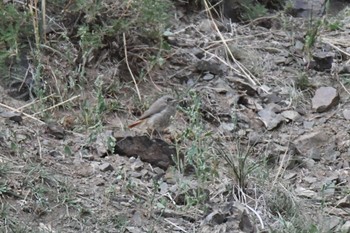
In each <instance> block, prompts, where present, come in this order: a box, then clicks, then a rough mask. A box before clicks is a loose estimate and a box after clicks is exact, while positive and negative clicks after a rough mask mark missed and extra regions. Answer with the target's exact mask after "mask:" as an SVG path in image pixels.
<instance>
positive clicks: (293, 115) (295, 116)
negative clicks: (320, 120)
mask: <svg viewBox="0 0 350 233" xmlns="http://www.w3.org/2000/svg"><path fill="white" fill-rule="evenodd" d="M281 115H282V116H283V117H284V118H286V119H288V120H291V121H297V120H299V119H300V114H299V113H298V112H297V111H293V110H287V111H283V112H282V113H281Z"/></svg>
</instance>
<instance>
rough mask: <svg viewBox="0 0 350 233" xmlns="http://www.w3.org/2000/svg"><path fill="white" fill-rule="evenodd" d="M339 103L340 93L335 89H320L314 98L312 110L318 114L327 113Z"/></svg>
mask: <svg viewBox="0 0 350 233" xmlns="http://www.w3.org/2000/svg"><path fill="white" fill-rule="evenodd" d="M338 103H339V94H338V91H337V90H336V89H335V88H333V87H320V88H318V89H317V90H316V92H315V95H314V97H313V98H312V109H313V110H314V111H316V112H319V113H321V112H325V111H328V110H329V109H330V108H332V107H334V106H336V105H337V104H338Z"/></svg>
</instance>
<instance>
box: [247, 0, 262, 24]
mask: <svg viewBox="0 0 350 233" xmlns="http://www.w3.org/2000/svg"><path fill="white" fill-rule="evenodd" d="M254 2H255V1H253V0H246V1H242V6H243V13H242V19H243V20H253V19H256V18H259V17H262V16H264V15H266V14H267V8H266V7H265V6H264V5H263V4H261V3H259V2H256V3H254Z"/></svg>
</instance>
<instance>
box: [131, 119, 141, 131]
mask: <svg viewBox="0 0 350 233" xmlns="http://www.w3.org/2000/svg"><path fill="white" fill-rule="evenodd" d="M143 121H144V120H138V121H135V122H134V123H132V124H130V125H128V128H129V129H131V128H134V127H135V126H137V125H139V124H141V123H142V122H143Z"/></svg>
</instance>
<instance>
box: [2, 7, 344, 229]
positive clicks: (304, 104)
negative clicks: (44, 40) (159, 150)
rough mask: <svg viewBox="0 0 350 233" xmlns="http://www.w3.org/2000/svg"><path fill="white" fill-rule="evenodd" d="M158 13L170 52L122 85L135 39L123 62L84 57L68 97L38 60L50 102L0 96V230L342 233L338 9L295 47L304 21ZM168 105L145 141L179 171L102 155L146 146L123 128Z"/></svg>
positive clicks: (51, 61)
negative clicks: (333, 20)
mask: <svg viewBox="0 0 350 233" xmlns="http://www.w3.org/2000/svg"><path fill="white" fill-rule="evenodd" d="M172 13H174V14H172V15H175V13H176V17H173V18H172V22H173V25H172V26H171V27H169V28H168V29H167V30H166V33H164V40H165V41H166V42H167V45H168V46H169V48H168V50H167V51H166V53H164V54H161V55H160V56H158V57H156V58H155V60H154V61H152V62H149V63H146V64H148V66H147V68H143V69H144V70H143V72H146V73H147V75H145V76H144V77H143V78H142V79H137V84H136V85H135V83H134V82H133V81H132V77H131V75H130V70H129V69H128V65H130V66H131V68H130V69H131V70H133V71H134V72H136V68H140V67H138V65H140V64H138V63H137V62H140V61H141V60H142V59H140V58H141V52H140V51H143V52H145V51H148V50H152V49H154V47H152V46H150V45H149V44H152V43H151V42H149V41H148V42H149V44H147V41H144V44H143V45H142V46H143V47H142V46H141V44H139V45H138V46H139V47H137V46H135V45H134V44H133V47H131V46H130V47H127V49H126V51H127V52H128V53H129V55H128V59H129V62H130V64H126V62H125V56H124V57H123V59H119V57H118V56H116V57H115V59H100V60H99V59H97V60H96V58H93V59H91V60H92V61H94V64H93V65H87V66H86V76H85V78H86V80H85V83H84V85H82V86H80V87H79V88H78V87H75V88H73V87H72V86H70V87H71V88H67V87H66V88H65V87H64V85H67V83H69V84H70V85H72V83H71V82H70V81H67V80H65V78H64V77H70V75H71V73H72V72H73V71H72V70H70V66H69V64H68V62H67V61H66V60H64V59H62V58H61V57H59V55H58V54H57V53H52V51H51V50H50V51H51V53H50V51H45V52H44V53H43V55H42V60H43V63H44V64H45V67H46V71H52V70H54V71H55V72H56V73H55V74H56V75H57V76H55V79H53V78H52V80H55V82H50V80H51V79H49V78H48V79H47V80H48V84H47V85H49V86H50V90H51V91H52V92H51V93H55V95H56V96H55V97H52V96H50V95H43V96H37V97H36V98H35V99H33V100H28V101H23V100H18V98H17V99H16V98H14V97H15V96H13V97H11V96H10V95H9V89H8V87H7V86H5V85H4V87H2V88H1V90H0V93H1V94H0V103H1V106H0V112H1V117H0V148H1V149H0V201H1V205H0V232H131V233H138V232H350V226H349V225H350V221H349V219H350V215H349V211H350V197H349V193H350V189H349V187H350V186H349V184H350V176H349V170H350V167H349V158H350V148H349V146H350V135H349V130H350V129H349V127H350V126H349V120H350V114H349V111H350V104H349V101H348V100H349V94H350V92H349V76H350V75H349V71H350V69H348V68H347V67H349V66H347V65H349V64H348V63H349V62H348V61H349V57H350V54H349V53H350V43H349V41H350V40H349V31H350V28H349V27H347V26H349V25H350V15H349V13H348V11H344V12H342V13H339V15H338V16H337V17H338V18H337V19H338V20H339V22H341V25H342V26H341V28H340V29H338V30H330V29H329V27H327V25H326V24H325V23H324V24H322V25H321V26H320V27H319V28H318V29H319V30H318V31H317V34H316V42H315V44H314V45H312V46H309V47H307V42H306V38H307V35H310V34H308V33H309V32H310V22H308V20H305V19H300V18H299V19H296V18H292V17H290V16H287V15H283V14H279V15H274V16H271V17H264V18H261V19H257V20H254V21H252V22H251V23H249V24H234V23H229V22H228V21H224V20H220V19H217V21H214V20H213V19H211V18H210V16H208V15H207V14H206V13H205V12H204V11H203V12H195V13H193V12H192V13H190V12H188V11H185V10H184V9H182V8H181V7H178V8H176V9H173V11H172ZM214 22H215V24H214ZM314 27H315V25H313V26H312V27H311V28H314ZM126 42H127V43H134V41H133V42H130V40H127V41H126ZM135 43H136V42H135ZM52 46H53V45H52ZM60 46H61V47H59V46H57V48H61V49H62V51H64V48H66V47H65V46H68V45H67V44H65V43H63V42H62V44H61V45H60ZM118 49H119V50H120V51H119V52H120V54H124V47H123V44H121V47H119V48H118ZM228 51H230V52H231V54H230V52H228ZM105 52H106V53H105V55H104V58H106V57H108V56H112V54H113V53H112V52H110V51H105ZM145 53H146V52H145ZM324 53H326V55H324ZM102 54H103V53H101V54H99V55H100V56H101V57H102V56H103V55H102ZM106 54H107V55H106ZM120 54H119V55H120ZM135 54H136V55H135ZM94 59H95V60H94ZM132 59H136V60H135V61H136V63H133V60H132ZM137 59H140V60H137ZM324 61H325V62H324ZM142 64H143V65H144V64H145V63H142ZM48 73H50V72H48ZM140 73H141V72H140V71H139V73H134V75H135V76H136V77H139V76H140ZM51 76H54V75H53V73H51ZM51 76H50V77H51ZM320 87H329V88H331V87H332V88H334V89H329V90H331V91H330V92H331V93H328V92H327V93H325V92H322V93H321V95H320V96H315V93H316V90H317V89H319V88H320ZM332 90H335V94H334V93H333V92H332ZM138 93H140V96H141V97H142V101H140V100H139V98H138ZM168 93H171V94H173V95H174V96H176V97H177V98H179V100H181V101H180V104H179V106H178V112H177V114H176V116H175V117H174V119H173V123H172V125H171V126H170V127H169V129H168V132H165V133H163V134H162V135H161V138H160V139H161V140H164V141H165V142H166V143H168V144H169V145H173V147H174V148H175V149H176V153H178V154H181V155H183V156H184V162H183V163H179V161H178V160H176V159H174V160H176V161H175V165H173V166H170V167H169V168H167V169H165V168H163V169H162V168H159V167H157V166H156V165H155V164H150V163H147V162H143V161H142V155H141V154H139V155H138V156H139V157H138V156H133V157H126V156H122V155H120V154H118V153H115V152H114V150H113V149H114V147H115V144H116V140H115V138H123V137H127V136H131V137H134V136H140V135H146V136H147V137H148V134H147V133H146V132H145V131H144V130H143V129H142V128H139V129H135V130H132V131H131V130H129V129H127V125H128V123H130V122H132V121H133V120H135V119H136V118H137V116H139V115H140V114H141V113H142V112H143V111H144V110H145V109H146V108H147V107H148V106H149V105H150V103H152V101H153V100H155V99H156V98H157V97H158V96H161V95H164V94H168ZM58 94H60V95H58ZM332 94H333V95H332ZM320 102H321V104H320ZM51 106H55V107H51ZM15 110H17V111H20V112H22V115H16V114H10V113H11V112H12V113H13V112H15ZM143 147H144V150H149V148H148V146H147V144H146V145H143ZM154 156H159V155H158V154H155V155H154ZM175 157H176V155H173V158H175Z"/></svg>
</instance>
